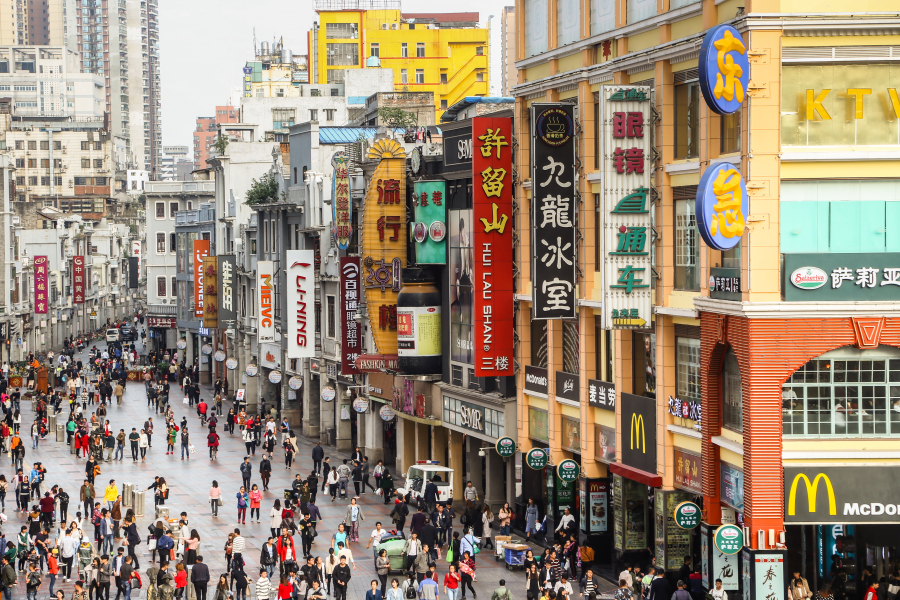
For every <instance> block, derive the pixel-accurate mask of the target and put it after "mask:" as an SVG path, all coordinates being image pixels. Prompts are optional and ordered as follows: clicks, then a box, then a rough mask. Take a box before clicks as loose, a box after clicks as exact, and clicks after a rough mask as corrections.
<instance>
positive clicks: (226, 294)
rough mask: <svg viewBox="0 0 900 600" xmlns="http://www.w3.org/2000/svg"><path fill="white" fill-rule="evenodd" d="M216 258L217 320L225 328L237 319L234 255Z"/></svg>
mask: <svg viewBox="0 0 900 600" xmlns="http://www.w3.org/2000/svg"><path fill="white" fill-rule="evenodd" d="M216 258H217V259H218V265H219V279H218V284H219V290H218V295H219V320H220V321H221V322H222V324H223V326H225V327H227V326H228V324H229V322H231V321H234V320H236V319H237V306H236V303H237V292H236V291H235V289H234V276H235V264H234V254H224V255H219V256H217V257H216Z"/></svg>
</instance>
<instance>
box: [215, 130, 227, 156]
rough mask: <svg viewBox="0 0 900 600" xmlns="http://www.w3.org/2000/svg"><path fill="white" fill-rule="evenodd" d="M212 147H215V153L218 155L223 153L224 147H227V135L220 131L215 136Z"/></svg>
mask: <svg viewBox="0 0 900 600" xmlns="http://www.w3.org/2000/svg"><path fill="white" fill-rule="evenodd" d="M213 148H215V149H216V154H218V155H219V156H222V155H223V154H225V149H226V148H228V137H227V136H224V135H222V134H221V133H220V134H219V136H218V137H217V138H216V143H215V144H213Z"/></svg>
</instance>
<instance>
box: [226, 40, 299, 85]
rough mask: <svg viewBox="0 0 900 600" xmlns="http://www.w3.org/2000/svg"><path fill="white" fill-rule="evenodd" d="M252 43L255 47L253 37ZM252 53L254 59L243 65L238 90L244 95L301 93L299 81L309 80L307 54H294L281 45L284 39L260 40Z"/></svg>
mask: <svg viewBox="0 0 900 600" xmlns="http://www.w3.org/2000/svg"><path fill="white" fill-rule="evenodd" d="M253 46H254V48H257V46H256V38H254V39H253ZM270 48H271V49H270ZM254 54H255V56H254V59H253V60H252V61H248V62H247V63H245V64H244V70H243V75H242V77H243V87H242V90H241V92H242V93H241V95H242V96H243V97H244V98H257V97H262V98H285V97H289V96H299V95H302V94H303V90H302V89H301V88H300V87H299V86H300V84H302V83H310V81H309V67H308V65H307V60H306V56H302V55H294V53H293V52H292V51H291V50H289V49H288V48H285V47H284V42H283V40H279V41H278V42H274V41H273V42H272V45H271V46H270V45H269V42H261V43H260V44H259V47H258V49H256V50H255V52H254Z"/></svg>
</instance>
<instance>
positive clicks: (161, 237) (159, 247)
mask: <svg viewBox="0 0 900 600" xmlns="http://www.w3.org/2000/svg"><path fill="white" fill-rule="evenodd" d="M156 253H157V254H165V253H166V234H165V233H162V232H159V233H157V234H156Z"/></svg>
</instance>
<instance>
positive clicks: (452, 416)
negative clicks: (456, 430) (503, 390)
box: [444, 396, 506, 438]
mask: <svg viewBox="0 0 900 600" xmlns="http://www.w3.org/2000/svg"><path fill="white" fill-rule="evenodd" d="M444 423H448V424H450V425H456V426H457V427H465V428H466V429H472V430H474V431H478V432H480V433H483V434H484V435H486V436H488V437H491V438H499V437H503V435H505V431H506V415H505V414H504V413H503V411H502V410H494V409H491V408H485V407H483V406H479V405H477V404H472V403H470V402H465V401H462V400H457V399H456V398H450V397H449V396H444Z"/></svg>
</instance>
